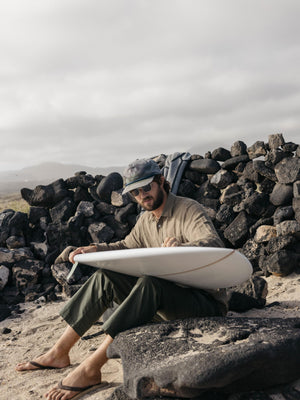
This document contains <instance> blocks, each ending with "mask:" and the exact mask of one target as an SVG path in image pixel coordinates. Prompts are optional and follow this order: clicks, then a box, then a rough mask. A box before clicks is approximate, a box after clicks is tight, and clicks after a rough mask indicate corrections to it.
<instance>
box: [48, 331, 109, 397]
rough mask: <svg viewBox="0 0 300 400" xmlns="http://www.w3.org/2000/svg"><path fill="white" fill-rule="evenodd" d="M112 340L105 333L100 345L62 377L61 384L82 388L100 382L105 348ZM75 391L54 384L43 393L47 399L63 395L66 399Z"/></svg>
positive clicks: (104, 360)
mask: <svg viewBox="0 0 300 400" xmlns="http://www.w3.org/2000/svg"><path fill="white" fill-rule="evenodd" d="M112 341H113V339H112V338H111V337H110V336H109V335H106V337H105V339H104V341H103V342H102V344H101V345H100V347H99V348H98V349H97V350H96V351H95V352H94V353H93V354H92V355H90V356H89V357H88V358H87V359H85V360H84V361H83V362H82V363H81V364H80V365H79V366H78V367H77V368H76V369H75V370H74V371H72V372H71V373H70V374H69V375H68V376H67V377H66V378H64V379H63V381H62V384H63V385H64V386H69V387H70V388H71V387H72V386H76V387H79V388H83V387H86V386H92V385H97V384H99V383H101V367H102V366H103V365H104V364H105V363H106V361H107V356H106V350H107V348H108V346H109V345H110V344H111V343H112ZM77 393H78V392H76V391H74V390H65V389H62V388H60V387H58V386H55V387H54V388H52V389H51V390H49V392H48V393H46V394H45V397H46V398H47V399H48V400H56V399H61V398H62V396H64V397H63V398H64V399H65V400H67V399H72V397H74V396H75V395H76V394H77Z"/></svg>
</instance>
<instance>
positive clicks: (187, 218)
mask: <svg viewBox="0 0 300 400" xmlns="http://www.w3.org/2000/svg"><path fill="white" fill-rule="evenodd" d="M181 217H182V219H183V225H182V231H183V232H182V243H181V244H180V246H200V247H225V245H224V243H223V242H222V240H221V238H220V236H219V235H218V233H217V231H216V228H215V227H214V225H213V223H212V220H211V219H210V217H209V216H208V215H207V213H206V211H205V209H204V207H203V206H202V205H201V204H200V203H198V202H196V201H195V202H193V203H191V204H190V205H189V206H188V207H187V208H186V211H185V214H184V216H181Z"/></svg>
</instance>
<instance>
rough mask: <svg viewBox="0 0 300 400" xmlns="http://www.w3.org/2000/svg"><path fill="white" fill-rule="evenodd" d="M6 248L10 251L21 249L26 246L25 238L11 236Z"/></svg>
mask: <svg viewBox="0 0 300 400" xmlns="http://www.w3.org/2000/svg"><path fill="white" fill-rule="evenodd" d="M6 246H7V248H8V249H19V248H21V247H25V246H26V241H25V238H24V236H10V237H9V238H8V239H7V240H6Z"/></svg>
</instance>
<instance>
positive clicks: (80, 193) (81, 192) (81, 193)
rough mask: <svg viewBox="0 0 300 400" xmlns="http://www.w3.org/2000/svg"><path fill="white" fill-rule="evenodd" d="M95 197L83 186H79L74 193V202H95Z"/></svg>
mask: <svg viewBox="0 0 300 400" xmlns="http://www.w3.org/2000/svg"><path fill="white" fill-rule="evenodd" d="M93 200H94V199H93V197H92V196H91V194H90V193H89V191H88V190H87V189H86V188H84V187H82V186H78V187H77V188H76V189H75V192H74V202H75V203H76V204H78V203H80V202H81V201H90V202H91V201H93Z"/></svg>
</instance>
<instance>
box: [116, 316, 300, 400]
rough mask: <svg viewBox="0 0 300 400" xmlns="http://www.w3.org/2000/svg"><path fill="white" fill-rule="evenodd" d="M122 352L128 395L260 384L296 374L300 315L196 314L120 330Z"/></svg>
mask: <svg viewBox="0 0 300 400" xmlns="http://www.w3.org/2000/svg"><path fill="white" fill-rule="evenodd" d="M108 356H109V357H121V359H122V364H123V370H124V387H123V389H124V390H125V393H126V395H128V397H130V398H146V397H159V396H165V397H169V396H173V397H178V398H179V397H186V398H193V397H197V396H200V395H203V393H204V392H206V391H211V390H214V391H215V390H217V391H221V392H223V393H236V392H240V391H242V392H245V391H251V390H262V389H265V388H270V387H273V386H276V385H279V384H286V383H289V382H292V381H294V380H296V379H298V378H300V318H289V319H277V318H274V319H260V318H217V317H213V318H195V319H184V320H177V321H172V322H165V323H160V324H150V325H146V326H143V327H139V328H135V329H131V330H128V331H125V332H123V333H121V334H119V335H117V337H116V338H115V340H114V342H113V343H112V345H111V346H110V348H109V349H108Z"/></svg>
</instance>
